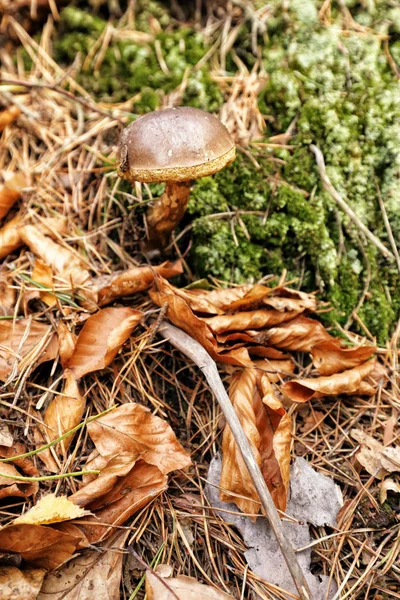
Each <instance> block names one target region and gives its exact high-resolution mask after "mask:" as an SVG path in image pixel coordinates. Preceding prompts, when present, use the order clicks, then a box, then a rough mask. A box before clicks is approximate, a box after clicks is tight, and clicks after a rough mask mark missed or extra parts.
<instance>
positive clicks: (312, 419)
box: [300, 410, 326, 433]
mask: <svg viewBox="0 0 400 600" xmlns="http://www.w3.org/2000/svg"><path fill="white" fill-rule="evenodd" d="M325 416H326V415H325V413H323V412H321V411H320V410H314V411H313V412H310V414H308V415H307V416H306V417H305V418H304V421H303V425H302V426H301V427H300V431H301V432H302V433H308V432H309V431H311V429H314V428H315V426H316V425H317V424H321V423H322V421H323V420H324V418H325Z"/></svg>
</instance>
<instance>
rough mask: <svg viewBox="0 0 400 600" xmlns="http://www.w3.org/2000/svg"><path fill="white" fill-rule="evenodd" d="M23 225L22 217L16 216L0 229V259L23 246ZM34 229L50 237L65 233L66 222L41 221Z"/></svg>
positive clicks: (59, 220) (59, 219)
mask: <svg viewBox="0 0 400 600" xmlns="http://www.w3.org/2000/svg"><path fill="white" fill-rule="evenodd" d="M24 225H25V221H24V219H23V217H22V215H21V214H17V215H16V216H15V217H14V218H13V219H11V221H8V223H6V225H4V227H2V228H1V229H0V258H4V257H5V256H8V255H9V254H11V253H12V252H14V250H17V249H18V248H19V247H20V246H22V245H23V244H24V241H23V239H22V236H21V229H22V227H23V226H24ZM36 227H37V228H38V229H39V230H40V231H42V232H43V233H46V235H49V236H50V237H51V236H52V235H54V234H55V233H62V232H63V231H65V228H66V220H65V219H64V218H59V217H57V218H49V219H43V221H41V222H40V223H38V224H37V225H36Z"/></svg>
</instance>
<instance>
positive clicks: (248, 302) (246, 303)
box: [225, 284, 317, 314]
mask: <svg viewBox="0 0 400 600" xmlns="http://www.w3.org/2000/svg"><path fill="white" fill-rule="evenodd" d="M265 305H267V306H270V307H271V308H274V309H275V310H278V311H280V312H287V311H295V312H297V313H298V314H300V313H301V312H303V311H305V310H311V311H314V310H316V308H317V300H316V298H315V296H313V295H312V294H306V293H305V292H300V291H298V290H292V289H290V288H286V287H276V288H268V287H266V286H264V285H259V284H257V285H255V286H253V287H252V289H251V290H250V291H249V292H247V294H246V295H245V296H243V298H241V299H239V300H236V301H235V302H232V303H231V304H230V305H229V306H226V307H225V308H226V312H235V311H237V310H239V311H253V310H256V309H260V308H262V307H263V306H265Z"/></svg>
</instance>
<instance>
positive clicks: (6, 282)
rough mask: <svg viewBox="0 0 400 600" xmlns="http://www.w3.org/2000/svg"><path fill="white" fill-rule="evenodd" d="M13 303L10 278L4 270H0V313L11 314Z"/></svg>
mask: <svg viewBox="0 0 400 600" xmlns="http://www.w3.org/2000/svg"><path fill="white" fill-rule="evenodd" d="M14 305H15V289H14V288H13V287H12V279H11V277H10V275H9V274H8V273H6V272H5V271H1V272H0V315H3V316H7V315H12V314H13V312H14Z"/></svg>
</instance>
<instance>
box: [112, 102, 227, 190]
mask: <svg viewBox="0 0 400 600" xmlns="http://www.w3.org/2000/svg"><path fill="white" fill-rule="evenodd" d="M234 158H235V144H234V142H233V140H232V138H231V136H230V135H229V132H228V130H227V129H226V127H225V126H224V125H223V124H222V123H221V121H219V119H217V117H215V116H214V115H211V114H209V113H207V112H205V111H203V110H199V109H198V108H190V107H187V106H186V107H181V108H167V109H165V110H159V111H155V112H152V113H149V114H147V115H145V116H143V117H140V118H139V119H137V120H136V121H134V122H133V123H132V124H131V125H129V126H128V127H127V128H126V129H124V131H123V132H122V135H121V140H120V145H119V166H118V175H119V176H120V177H122V178H124V179H129V180H130V181H142V182H151V181H166V182H167V181H190V180H191V179H198V178H199V177H204V176H206V175H212V174H213V173H216V172H217V171H219V170H220V169H223V168H224V167H225V166H226V165H228V164H230V163H231V162H232V161H233V160H234Z"/></svg>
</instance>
